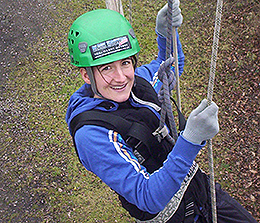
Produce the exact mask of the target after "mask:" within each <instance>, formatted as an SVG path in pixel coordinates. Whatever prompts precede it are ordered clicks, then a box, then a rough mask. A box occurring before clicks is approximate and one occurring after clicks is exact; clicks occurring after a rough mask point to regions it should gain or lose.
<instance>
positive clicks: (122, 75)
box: [113, 66, 126, 82]
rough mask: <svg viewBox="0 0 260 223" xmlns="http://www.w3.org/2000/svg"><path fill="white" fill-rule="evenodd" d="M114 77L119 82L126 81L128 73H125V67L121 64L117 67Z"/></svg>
mask: <svg viewBox="0 0 260 223" xmlns="http://www.w3.org/2000/svg"><path fill="white" fill-rule="evenodd" d="M113 79H114V80H115V81H117V82H124V81H125V79H126V75H125V73H124V69H123V68H122V67H121V66H116V67H115V72H114V75H113Z"/></svg>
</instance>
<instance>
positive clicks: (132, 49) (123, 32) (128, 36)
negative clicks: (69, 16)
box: [68, 9, 140, 67]
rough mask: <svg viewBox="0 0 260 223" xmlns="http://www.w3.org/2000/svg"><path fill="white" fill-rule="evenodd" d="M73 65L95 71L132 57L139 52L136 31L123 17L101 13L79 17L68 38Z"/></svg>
mask: <svg viewBox="0 0 260 223" xmlns="http://www.w3.org/2000/svg"><path fill="white" fill-rule="evenodd" d="M68 46H69V53H70V58H71V63H72V64H73V65H75V66H78V67H92V66H97V65H101V64H106V63H111V62H114V61H117V60H121V59H124V58H127V57H129V56H133V55H135V54H137V53H138V52H139V51H140V47H139V44H138V41H137V38H136V36H135V34H134V31H133V28H132V26H131V25H130V23H129V22H128V21H127V19H126V18H125V17H124V16H122V15H121V14H120V13H118V12H116V11H113V10H109V9H98V10H94V11H90V12H87V13H85V14H83V15H81V16H80V17H78V18H77V19H76V20H75V21H74V23H73V24H72V26H71V28H70V31H69V35H68Z"/></svg>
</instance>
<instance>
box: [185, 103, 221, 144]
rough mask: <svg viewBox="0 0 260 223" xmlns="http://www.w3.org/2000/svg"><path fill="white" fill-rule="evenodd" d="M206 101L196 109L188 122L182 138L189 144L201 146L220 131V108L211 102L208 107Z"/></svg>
mask: <svg viewBox="0 0 260 223" xmlns="http://www.w3.org/2000/svg"><path fill="white" fill-rule="evenodd" d="M207 103H208V102H207V100H206V99H204V100H202V102H201V103H200V105H199V106H198V107H197V108H196V109H194V110H193V111H192V112H191V113H190V116H189V118H188V120H187V124H186V127H185V129H184V131H183V134H182V136H183V137H184V138H185V139H186V140H188V141H189V142H192V143H195V144H201V143H202V142H203V141H205V140H208V139H212V138H213V137H214V136H215V135H216V134H217V133H218V131H219V124H218V106H217V105H216V104H215V103H214V102H211V104H210V105H209V106H207Z"/></svg>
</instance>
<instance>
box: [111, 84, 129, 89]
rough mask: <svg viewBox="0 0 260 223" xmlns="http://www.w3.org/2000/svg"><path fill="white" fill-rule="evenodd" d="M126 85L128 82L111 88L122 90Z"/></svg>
mask: <svg viewBox="0 0 260 223" xmlns="http://www.w3.org/2000/svg"><path fill="white" fill-rule="evenodd" d="M125 86H126V84H125V85H123V86H117V87H115V86H113V87H112V86H111V88H113V89H115V90H120V89H123V88H124V87H125Z"/></svg>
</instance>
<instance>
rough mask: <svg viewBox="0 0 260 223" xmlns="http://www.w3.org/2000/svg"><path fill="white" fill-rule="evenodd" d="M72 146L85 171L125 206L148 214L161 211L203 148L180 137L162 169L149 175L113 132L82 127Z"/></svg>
mask: <svg viewBox="0 0 260 223" xmlns="http://www.w3.org/2000/svg"><path fill="white" fill-rule="evenodd" d="M75 144H76V147H77V150H78V154H79V158H80V160H81V162H82V163H83V165H84V166H85V167H86V169H87V170H89V171H91V172H93V173H94V174H96V175H97V176H98V177H99V178H100V179H101V180H102V181H103V182H104V183H106V184H107V185H108V186H109V187H110V188H111V189H113V190H114V191H116V192H117V193H119V194H120V195H122V196H123V197H124V198H125V199H126V200H128V202H130V203H133V204H135V205H136V206H137V207H138V208H139V209H141V210H143V211H147V212H149V213H158V212H159V211H161V210H163V208H164V207H165V206H166V204H167V203H168V202H169V201H170V199H171V198H172V196H173V195H174V194H175V193H176V192H177V190H178V189H179V187H180V185H181V182H182V181H183V179H184V178H185V176H186V175H187V173H188V171H189V169H190V167H191V165H192V163H193V160H194V159H195V157H196V155H197V153H198V152H199V150H200V149H201V148H202V146H201V145H194V144H191V143H190V142H188V141H186V140H185V139H184V138H183V137H182V136H180V137H179V139H178V140H177V142H176V144H175V146H174V148H173V150H172V152H171V153H170V154H169V155H168V158H167V160H166V161H165V162H164V165H163V167H162V168H160V169H159V170H158V171H156V172H154V173H153V174H151V175H149V173H148V172H146V169H145V168H144V167H143V166H142V165H140V164H139V163H138V161H137V159H136V157H135V156H134V155H133V153H132V149H131V148H129V147H128V146H127V145H126V143H125V142H124V140H123V139H122V137H121V136H120V134H118V133H117V132H114V131H113V130H107V129H105V128H103V127H99V126H93V125H86V126H83V127H82V128H80V129H79V130H78V131H77V132H76V135H75ZM183 151H185V152H183Z"/></svg>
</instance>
